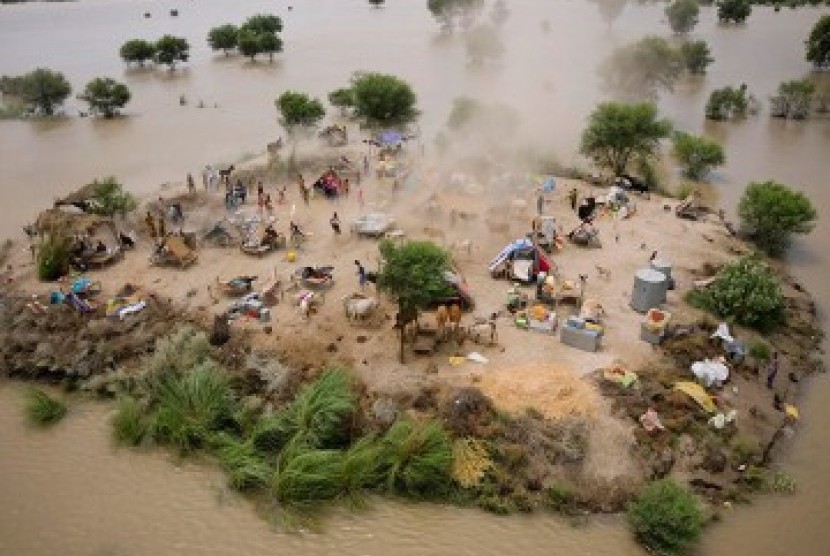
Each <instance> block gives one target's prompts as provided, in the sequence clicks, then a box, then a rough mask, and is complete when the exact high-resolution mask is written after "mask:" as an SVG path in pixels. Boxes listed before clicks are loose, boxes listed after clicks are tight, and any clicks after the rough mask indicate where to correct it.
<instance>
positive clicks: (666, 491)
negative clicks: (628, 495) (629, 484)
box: [628, 479, 703, 556]
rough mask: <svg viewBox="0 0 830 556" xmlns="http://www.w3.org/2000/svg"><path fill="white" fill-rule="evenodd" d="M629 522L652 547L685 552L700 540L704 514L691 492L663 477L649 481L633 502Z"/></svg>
mask: <svg viewBox="0 0 830 556" xmlns="http://www.w3.org/2000/svg"><path fill="white" fill-rule="evenodd" d="M628 523H629V525H630V526H631V528H632V530H633V532H634V535H635V536H636V538H637V540H638V541H640V542H641V543H643V545H645V546H646V547H647V548H648V549H649V550H651V551H653V552H655V553H656V554H659V555H661V556H662V555H665V556H672V555H675V554H684V553H686V552H687V551H688V550H689V548H690V547H691V546H692V545H693V543H694V542H695V541H696V540H697V538H698V537H699V536H700V528H701V525H702V523H703V516H702V515H701V512H700V509H699V508H698V505H697V502H696V501H695V499H694V497H693V496H692V495H691V494H689V493H688V492H687V491H686V490H685V489H684V488H682V487H681V486H679V485H678V484H677V483H675V482H674V481H671V480H669V479H664V480H661V481H656V482H653V483H651V484H649V485H648V486H647V487H646V488H645V489H644V490H643V491H642V492H641V493H640V495H639V496H638V497H637V498H636V499H635V500H634V502H632V503H631V506H630V507H629V509H628Z"/></svg>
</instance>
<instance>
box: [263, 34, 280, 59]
mask: <svg viewBox="0 0 830 556" xmlns="http://www.w3.org/2000/svg"><path fill="white" fill-rule="evenodd" d="M258 40H259V50H260V52H262V53H263V54H267V55H268V60H269V61H271V62H273V61H274V54H276V53H277V52H282V39H281V38H280V36H279V35H277V34H276V33H260V34H259V36H258Z"/></svg>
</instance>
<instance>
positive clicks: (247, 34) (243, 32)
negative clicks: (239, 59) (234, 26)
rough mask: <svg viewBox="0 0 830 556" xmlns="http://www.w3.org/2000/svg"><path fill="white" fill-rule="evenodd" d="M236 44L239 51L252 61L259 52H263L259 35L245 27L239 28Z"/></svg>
mask: <svg viewBox="0 0 830 556" xmlns="http://www.w3.org/2000/svg"><path fill="white" fill-rule="evenodd" d="M236 46H237V48H239V52H240V53H241V54H242V55H243V56H248V57H250V58H251V61H253V60H254V59H255V58H256V55H257V54H259V53H260V52H262V50H261V48H262V44H261V43H260V41H259V35H258V34H257V33H256V32H254V31H251V30H250V29H246V28H245V27H243V28H242V29H240V30H239V35H238V36H237V42H236Z"/></svg>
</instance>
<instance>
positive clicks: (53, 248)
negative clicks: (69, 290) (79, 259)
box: [37, 233, 71, 282]
mask: <svg viewBox="0 0 830 556" xmlns="http://www.w3.org/2000/svg"><path fill="white" fill-rule="evenodd" d="M70 248H71V242H70V240H69V238H68V237H67V236H65V235H63V234H61V233H54V234H49V235H47V236H46V237H45V238H44V239H43V240H42V241H41V242H40V245H38V250H37V277H38V278H39V279H40V280H44V281H49V282H51V281H52V280H57V279H58V278H60V277H61V276H63V275H64V274H66V273H67V272H69V256H70Z"/></svg>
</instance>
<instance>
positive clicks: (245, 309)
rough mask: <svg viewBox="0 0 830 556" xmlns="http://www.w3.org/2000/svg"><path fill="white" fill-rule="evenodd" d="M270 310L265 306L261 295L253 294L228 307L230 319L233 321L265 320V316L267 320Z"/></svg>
mask: <svg viewBox="0 0 830 556" xmlns="http://www.w3.org/2000/svg"><path fill="white" fill-rule="evenodd" d="M267 314H268V309H266V308H265V307H264V306H263V303H262V298H261V296H260V294H258V293H256V292H253V293H249V294H248V295H246V296H244V297H242V298H240V299H238V300H236V301H234V302H232V303H231V304H230V306H229V307H228V319H229V320H233V319H237V318H239V317H249V318H253V319H263V315H266V317H265V318H267Z"/></svg>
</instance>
